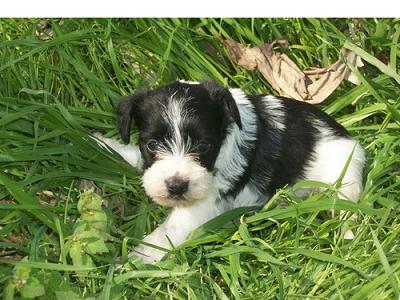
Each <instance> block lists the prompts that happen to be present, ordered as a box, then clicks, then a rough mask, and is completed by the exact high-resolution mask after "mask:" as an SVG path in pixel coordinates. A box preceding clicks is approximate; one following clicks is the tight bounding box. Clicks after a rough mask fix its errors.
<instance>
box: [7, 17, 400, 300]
mask: <svg viewBox="0 0 400 300" xmlns="http://www.w3.org/2000/svg"><path fill="white" fill-rule="evenodd" d="M40 22H41V20H39V19H18V20H15V19H3V20H0V33H1V34H0V38H1V41H0V117H1V119H0V164H1V167H0V171H1V173H0V255H1V256H2V258H1V260H0V262H1V265H0V274H1V276H0V285H2V286H3V287H4V288H2V289H1V291H2V293H3V297H4V299H12V298H13V297H14V298H15V299H17V298H19V297H20V296H21V295H25V297H28V296H30V297H34V296H35V293H36V295H38V297H39V298H41V299H66V298H67V297H68V298H70V299H75V298H79V299H82V298H87V299H95V298H96V299H121V298H122V299H124V298H125V299H163V298H170V299H188V298H189V299H231V298H232V299H250V298H251V299H274V298H279V299H298V298H318V299H327V298H334V299H399V295H400V291H399V285H400V278H399V276H400V242H399V241H400V220H399V198H400V187H399V185H400V177H399V174H400V173H399V171H400V169H399V165H400V155H399V154H400V131H399V126H400V114H399V106H400V101H399V99H400V85H399V78H400V75H399V72H398V70H399V66H400V64H399V56H400V50H399V47H398V45H399V35H400V22H399V21H398V20H393V19H351V20H350V19H334V20H333V19H332V20H327V19H133V20H128V19H111V20H109V19H98V20H97V19H78V20H77V19H61V20H58V19H53V20H49V21H48V24H47V25H46V26H38V24H39V23H40ZM42 24H43V23H42ZM217 36H222V37H224V38H231V39H234V40H236V41H240V42H241V43H244V44H249V45H258V44H261V43H264V42H268V43H269V42H271V41H272V40H274V39H282V38H287V39H288V41H289V43H290V45H291V47H290V49H288V50H285V49H281V50H280V51H285V52H286V53H287V55H289V56H290V57H291V58H292V59H293V60H294V61H295V62H296V63H297V64H298V65H299V66H300V67H302V68H304V67H311V66H326V65H328V64H330V63H332V62H334V61H335V60H337V58H338V56H339V50H340V48H341V47H342V46H343V45H344V46H345V47H347V48H349V49H352V50H353V51H355V52H356V53H358V54H359V55H360V56H361V57H362V58H363V60H364V63H365V67H363V68H362V69H361V70H359V71H357V70H354V72H355V73H356V76H357V77H358V78H359V79H360V81H361V82H362V83H361V85H360V86H354V85H352V84H350V83H348V82H343V83H342V84H341V85H340V87H339V88H338V89H337V90H336V91H335V92H334V94H333V95H332V96H331V97H329V99H328V100H327V101H326V102H325V103H323V104H321V108H322V109H323V110H325V111H326V112H328V113H329V114H330V115H332V116H334V117H335V118H336V119H337V120H338V121H339V122H340V123H342V124H343V125H344V126H345V127H346V128H347V129H348V130H349V131H350V132H351V134H352V135H354V136H355V137H356V138H357V139H358V140H359V141H360V142H361V143H362V145H363V146H364V147H365V148H366V150H367V160H368V162H367V166H366V170H365V192H364V193H363V195H362V197H361V199H360V202H359V204H351V203H347V202H342V201H339V200H337V199H336V196H335V193H334V191H333V190H332V189H330V190H328V191H326V192H324V193H320V194H315V195H311V196H310V197H309V198H308V199H306V200H302V199H299V198H297V197H296V196H295V194H294V192H293V188H291V187H288V188H285V189H282V190H279V191H277V194H276V195H275V196H273V197H272V199H271V200H270V201H269V202H268V203H267V204H266V206H265V207H264V208H263V209H262V210H261V211H255V210H252V209H239V210H235V211H232V212H229V213H227V214H225V215H223V216H221V217H219V218H217V219H216V220H213V221H212V222H210V223H209V224H206V225H204V226H202V227H201V228H199V229H198V230H196V231H195V232H194V233H193V235H192V238H191V240H189V241H188V242H186V243H185V244H184V245H182V246H181V247H179V248H177V249H174V250H173V251H172V252H171V253H170V255H169V256H168V257H167V258H166V259H165V260H163V261H162V262H160V263H159V264H158V265H154V266H150V265H143V264H142V263H141V262H139V261H135V260H134V261H131V262H130V263H127V264H125V265H124V267H122V268H121V267H118V266H120V265H121V264H123V263H125V262H126V259H127V252H128V251H129V249H130V248H131V247H132V246H133V245H134V244H135V243H137V241H138V240H140V239H141V238H142V237H143V235H145V234H147V233H148V232H150V231H151V230H152V229H154V228H155V227H156V225H157V224H159V223H161V222H162V221H163V220H164V218H165V216H166V213H167V210H166V209H164V208H160V207H157V206H156V205H155V204H153V203H151V201H150V200H149V199H148V198H147V196H146V195H145V194H144V192H143V190H142V188H141V185H140V174H139V173H138V172H137V171H136V170H134V169H132V168H131V167H129V165H128V164H127V163H126V162H124V161H123V160H122V159H121V158H119V157H118V155H116V154H115V155H113V154H111V153H109V152H107V151H105V150H103V149H102V148H101V147H99V146H98V145H97V144H96V143H95V142H94V141H93V140H92V139H91V138H89V135H88V134H89V133H91V132H101V133H103V134H106V135H107V136H114V135H116V129H115V116H114V107H115V103H116V101H117V100H118V98H119V97H120V95H127V94H129V93H132V92H133V91H134V90H135V89H137V88H138V87H141V86H148V87H154V86H157V85H160V84H164V83H168V82H170V81H173V80H176V79H182V78H184V79H188V80H201V79H206V78H212V79H214V80H216V81H218V82H220V83H223V84H225V85H228V86H240V87H241V88H243V89H244V90H245V91H246V92H249V93H258V92H263V93H272V94H273V93H274V91H273V90H272V89H271V87H270V86H269V85H268V83H266V81H265V80H264V79H263V78H262V76H261V75H260V74H259V73H258V72H248V71H246V70H244V69H242V68H240V67H238V66H236V65H234V64H233V63H232V62H231V61H230V60H229V59H228V57H227V54H226V51H225V49H224V48H223V47H222V45H221V44H220V42H219V40H218V38H217ZM149 113H150V112H149ZM303 184H307V183H303ZM308 184H311V183H308ZM88 186H90V187H94V188H95V190H96V192H98V193H99V194H100V195H101V196H102V197H103V199H104V201H105V204H104V210H105V211H106V213H107V217H108V220H109V224H108V227H109V230H110V234H111V236H112V238H113V240H112V242H108V243H107V247H108V249H109V252H108V253H105V254H102V255H97V254H95V255H92V259H93V262H94V265H95V266H96V268H85V267H83V266H81V267H77V266H73V265H72V261H71V260H70V258H69V257H68V255H66V251H67V250H66V249H65V245H66V243H67V241H68V237H70V236H71V235H72V233H73V230H74V223H75V222H76V220H77V218H78V217H79V213H78V211H77V202H78V195H79V192H80V191H81V190H82V189H84V188H85V187H88ZM50 192H51V193H50ZM331 208H335V209H344V210H347V211H357V212H358V214H359V218H358V220H357V221H356V222H353V221H344V220H340V219H339V218H338V217H336V218H330V214H329V211H330V209H331ZM228 221H229V222H228ZM341 225H344V226H347V227H350V228H352V230H353V232H354V233H355V239H354V240H352V241H346V240H344V239H343V237H342V236H341V235H340V234H338V232H339V231H338V229H339V228H340V226H341ZM82 272H86V273H87V276H82V274H83V273H82ZM79 274H80V275H79ZM21 278H25V279H26V281H25V282H24V281H23V280H21ZM38 282H39V283H38ZM24 286H27V287H28V288H25V289H24ZM29 288H30V289H31V290H29ZM27 291H28V292H27ZM29 292H30V293H29ZM43 293H44V295H43Z"/></svg>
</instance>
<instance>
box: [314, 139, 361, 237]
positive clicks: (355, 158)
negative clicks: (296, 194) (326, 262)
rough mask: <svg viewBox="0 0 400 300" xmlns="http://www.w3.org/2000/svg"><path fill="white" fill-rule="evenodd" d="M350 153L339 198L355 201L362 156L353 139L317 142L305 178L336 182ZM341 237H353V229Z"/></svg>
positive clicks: (358, 190) (359, 192)
mask: <svg viewBox="0 0 400 300" xmlns="http://www.w3.org/2000/svg"><path fill="white" fill-rule="evenodd" d="M352 152H353V154H352ZM350 156H351V160H350V163H349V165H348V167H347V170H346V173H345V175H344V177H343V179H342V182H341V186H340V188H339V197H340V198H341V199H345V200H350V201H353V202H357V201H358V199H359V197H360V195H361V193H362V191H363V184H362V171H363V167H364V162H365V156H364V150H363V149H362V147H361V146H360V144H358V143H357V142H356V141H354V140H352V139H348V138H330V139H323V140H322V141H320V142H319V143H318V144H317V146H316V149H315V160H314V161H313V162H312V163H311V164H310V165H311V167H310V168H309V169H308V171H307V174H306V179H310V180H317V181H322V182H325V183H331V184H333V183H335V182H336V181H337V180H338V179H339V177H340V175H341V173H342V171H343V170H344V168H345V166H346V162H347V161H348V159H349V158H350ZM340 215H341V216H344V215H345V212H343V211H342V212H341V213H340ZM351 218H352V219H353V220H355V219H356V218H357V215H356V214H353V215H352V216H351ZM344 238H345V239H352V238H354V235H353V232H352V231H351V230H347V231H346V232H345V234H344Z"/></svg>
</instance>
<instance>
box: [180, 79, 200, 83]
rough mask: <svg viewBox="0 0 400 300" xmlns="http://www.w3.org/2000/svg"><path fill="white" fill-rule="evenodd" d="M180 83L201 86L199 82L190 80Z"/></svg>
mask: <svg viewBox="0 0 400 300" xmlns="http://www.w3.org/2000/svg"><path fill="white" fill-rule="evenodd" d="M179 82H180V83H186V84H200V82H197V81H188V80H183V79H181V80H179Z"/></svg>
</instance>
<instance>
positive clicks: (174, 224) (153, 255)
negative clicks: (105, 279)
mask: <svg viewBox="0 0 400 300" xmlns="http://www.w3.org/2000/svg"><path fill="white" fill-rule="evenodd" d="M222 212H223V209H222V208H221V207H219V206H218V205H217V204H216V200H215V197H208V198H206V199H204V200H200V201H198V202H196V203H194V204H193V205H191V206H189V207H175V208H173V210H172V212H171V214H170V215H169V216H168V218H167V220H166V221H165V222H164V223H163V224H162V225H160V226H159V227H158V228H157V229H156V230H154V231H153V232H152V233H150V234H149V235H148V236H146V237H145V238H144V240H143V241H144V242H146V243H149V244H152V245H155V246H159V247H162V248H164V249H167V250H170V249H171V248H172V245H173V246H178V245H180V244H182V243H183V242H184V241H185V240H186V238H187V237H188V235H189V234H190V233H191V232H192V231H193V230H194V229H196V228H197V227H199V226H200V225H202V224H204V223H206V222H207V221H209V220H211V219H213V218H215V217H216V216H218V215H220V214H221V213H222ZM171 244H172V245H171ZM165 254H166V252H165V251H162V250H159V249H156V248H154V247H151V246H148V245H143V244H141V245H139V246H137V247H136V248H135V249H134V252H131V253H130V255H136V256H138V257H140V258H141V259H142V260H143V261H144V262H145V263H153V262H156V261H159V260H161V258H162V257H163V256H164V255H165Z"/></svg>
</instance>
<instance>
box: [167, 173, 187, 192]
mask: <svg viewBox="0 0 400 300" xmlns="http://www.w3.org/2000/svg"><path fill="white" fill-rule="evenodd" d="M165 185H166V186H167V189H168V192H169V194H170V195H171V196H182V195H183V194H184V193H186V192H187V190H188V187H189V181H188V180H184V179H182V178H179V177H176V176H174V177H171V178H168V179H167V180H165Z"/></svg>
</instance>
